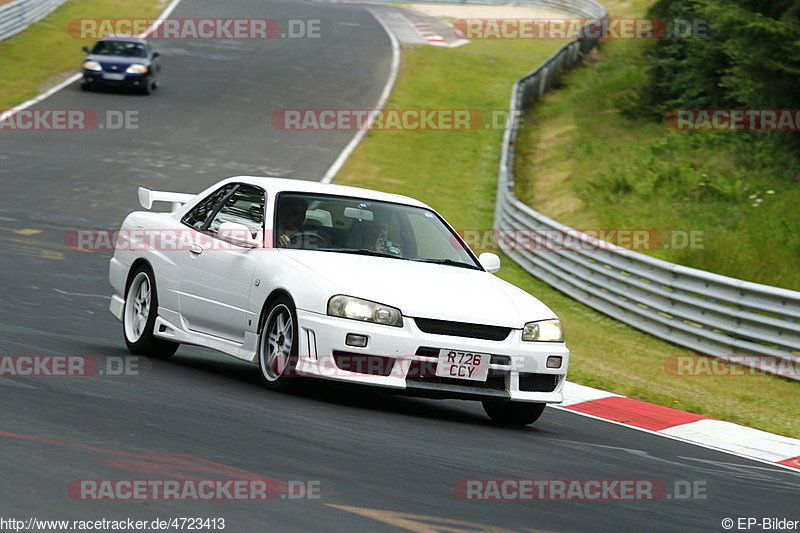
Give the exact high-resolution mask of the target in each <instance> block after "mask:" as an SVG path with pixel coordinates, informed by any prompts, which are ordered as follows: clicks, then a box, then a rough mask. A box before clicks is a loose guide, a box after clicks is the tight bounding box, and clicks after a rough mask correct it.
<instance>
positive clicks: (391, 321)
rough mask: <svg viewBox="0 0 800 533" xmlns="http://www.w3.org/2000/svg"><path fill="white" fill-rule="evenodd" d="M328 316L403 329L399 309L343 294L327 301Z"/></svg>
mask: <svg viewBox="0 0 800 533" xmlns="http://www.w3.org/2000/svg"><path fill="white" fill-rule="evenodd" d="M328 314H329V315H331V316H338V317H342V318H350V319H352V320H361V321H362V322H374V323H376V324H384V325H386V326H395V327H398V328H401V327H403V315H402V313H400V310H399V309H397V308H395V307H391V306H388V305H383V304H379V303H377V302H371V301H369V300H362V299H361V298H353V297H352V296H345V295H343V294H337V295H336V296H334V297H333V298H331V299H330V300H328Z"/></svg>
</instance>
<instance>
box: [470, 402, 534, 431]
mask: <svg viewBox="0 0 800 533" xmlns="http://www.w3.org/2000/svg"><path fill="white" fill-rule="evenodd" d="M482 403H483V410H484V411H486V414H487V415H489V418H491V419H492V420H493V421H494V422H496V423H498V424H501V425H504V426H527V425H528V424H533V423H534V422H536V421H537V420H539V417H540V416H542V413H543V412H544V407H545V404H543V403H525V402H512V401H497V400H484V401H483V402H482Z"/></svg>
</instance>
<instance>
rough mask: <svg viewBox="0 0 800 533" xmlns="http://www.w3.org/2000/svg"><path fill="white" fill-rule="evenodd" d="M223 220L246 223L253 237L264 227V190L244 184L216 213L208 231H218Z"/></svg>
mask: <svg viewBox="0 0 800 533" xmlns="http://www.w3.org/2000/svg"><path fill="white" fill-rule="evenodd" d="M223 222H236V223H238V224H244V225H245V226H247V228H248V229H249V230H250V232H251V233H252V235H253V237H257V236H258V232H259V231H260V230H261V229H263V227H264V191H262V190H261V189H259V188H257V187H252V186H250V185H242V186H241V187H239V188H238V189H236V192H234V193H233V194H232V195H231V196H230V197H229V198H228V199H227V200H226V201H225V205H223V206H222V208H221V209H220V210H219V211H218V212H217V214H216V215H214V218H213V219H212V220H211V223H210V224H209V225H208V231H210V232H212V233H216V232H217V231H218V230H219V226H220V224H222V223H223Z"/></svg>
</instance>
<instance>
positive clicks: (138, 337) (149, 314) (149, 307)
mask: <svg viewBox="0 0 800 533" xmlns="http://www.w3.org/2000/svg"><path fill="white" fill-rule="evenodd" d="M143 287H144V288H143ZM144 291H147V296H146V297H145V296H144ZM157 315H158V291H157V290H156V282H155V276H154V275H153V271H152V270H151V269H150V267H148V266H147V265H140V266H138V267H137V268H135V269H133V270H131V273H130V275H129V276H128V283H127V284H126V285H125V305H124V306H123V308H122V336H123V337H124V338H125V345H126V346H127V347H128V351H130V352H131V353H133V354H136V355H146V356H148V357H153V358H155V359H166V358H168V357H171V356H172V355H173V354H174V353H175V351H176V350H177V349H178V346H180V343H177V342H171V341H167V340H164V339H159V338H158V337H156V336H155V335H153V326H154V324H155V322H156V316H157Z"/></svg>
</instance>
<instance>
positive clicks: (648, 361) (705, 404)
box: [336, 41, 800, 437]
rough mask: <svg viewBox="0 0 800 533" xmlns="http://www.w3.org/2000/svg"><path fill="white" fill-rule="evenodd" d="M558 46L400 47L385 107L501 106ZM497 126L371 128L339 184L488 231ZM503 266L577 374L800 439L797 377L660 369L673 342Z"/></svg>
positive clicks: (603, 385)
mask: <svg viewBox="0 0 800 533" xmlns="http://www.w3.org/2000/svg"><path fill="white" fill-rule="evenodd" d="M557 45H558V43H554V42H520V41H514V42H511V41H509V42H498V41H474V42H472V43H470V44H468V45H466V46H463V47H459V48H455V49H443V48H437V47H432V46H424V47H408V48H405V49H404V54H403V65H402V70H401V74H400V77H399V79H398V82H397V85H396V87H395V89H394V91H393V93H392V96H391V98H390V100H389V102H388V103H387V106H386V107H387V108H388V109H431V108H433V109H479V110H505V109H507V104H508V97H509V93H510V88H511V85H512V83H513V82H514V81H516V80H517V79H518V78H519V77H520V76H521V75H523V74H524V73H526V72H527V71H529V70H530V69H531V68H532V67H534V66H535V65H537V64H538V63H539V62H541V61H542V60H543V59H544V58H545V57H546V56H547V55H548V54H549V53H551V52H552V51H553V50H554V49H555V48H556V47H557ZM501 139H502V132H501V131H499V130H491V129H480V130H476V131H469V132H465V131H374V130H373V131H370V132H369V133H368V134H367V136H366V137H365V139H364V140H363V142H362V143H361V144H360V145H359V147H358V149H356V151H355V152H354V153H353V154H352V155H351V157H350V158H349V159H348V161H347V163H346V164H345V166H344V167H343V169H342V170H341V172H340V173H339V175H338V176H337V178H336V183H341V184H349V185H356V186H362V187H368V188H374V189H378V190H384V191H389V192H395V193H400V194H406V195H409V196H413V197H415V198H418V199H420V200H422V201H424V202H426V203H428V204H430V205H432V206H433V207H434V208H435V209H437V210H438V211H439V212H441V213H442V214H443V215H444V216H445V217H447V219H448V220H449V221H450V222H451V223H452V224H453V225H454V227H456V228H457V229H460V230H461V229H481V228H483V229H489V228H492V214H493V210H494V200H495V192H496V186H497V166H498V161H499V156H500V142H501ZM502 261H503V267H502V269H501V270H500V272H499V273H498V274H499V275H500V277H502V278H503V279H505V280H507V281H510V282H511V283H513V284H515V285H517V286H519V287H521V288H523V289H524V290H526V291H528V292H529V293H531V294H533V295H535V296H536V297H538V298H539V299H541V300H542V301H544V302H545V303H546V304H548V305H549V306H550V307H551V308H552V309H553V310H554V311H555V312H556V313H557V314H558V315H559V317H560V318H561V319H562V321H563V322H564V325H565V328H566V332H567V343H568V345H569V347H570V349H571V351H572V359H571V363H570V376H569V377H570V379H571V380H572V381H575V382H577V383H582V384H585V385H589V386H593V387H598V388H602V389H605V390H610V391H614V392H617V393H620V394H624V395H627V396H631V397H634V398H639V399H642V400H647V401H651V402H655V403H658V404H661V405H666V406H669V407H674V408H677V409H684V410H687V411H691V412H695V413H700V414H704V415H707V416H711V417H715V418H721V419H724V420H729V421H732V422H736V423H739V424H743V425H746V426H751V427H755V428H759V429H763V430H766V431H771V432H775V433H780V434H783V435H789V436H794V437H800V422H799V421H798V417H797V412H796V411H797V408H796V406H797V405H800V386H798V384H797V383H794V382H789V381H786V380H782V379H779V378H774V377H736V378H726V377H691V378H689V377H679V376H674V375H670V374H669V373H668V372H666V371H665V362H666V361H667V360H668V358H669V357H670V356H674V355H686V354H689V353H690V352H687V351H685V350H682V349H680V348H677V347H675V346H673V345H671V344H668V343H665V342H663V341H660V340H658V339H655V338H653V337H650V336H648V335H645V334H643V333H640V332H638V331H636V330H634V329H632V328H630V327H628V326H626V325H624V324H622V323H620V322H617V321H616V320H613V319H611V318H609V317H607V316H605V315H602V314H600V313H597V312H595V311H593V310H591V309H590V308H588V307H586V306H584V305H582V304H580V303H578V302H576V301H574V300H572V299H570V298H568V297H566V296H565V295H563V294H561V293H559V292H558V291H556V290H554V289H552V288H550V287H549V286H548V285H546V284H544V283H542V282H540V281H538V280H536V279H535V278H533V277H531V276H530V275H529V274H528V273H527V272H525V271H524V270H522V269H521V268H520V267H519V266H517V265H516V264H515V263H513V262H512V261H511V260H510V259H508V258H506V257H503V258H502Z"/></svg>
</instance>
